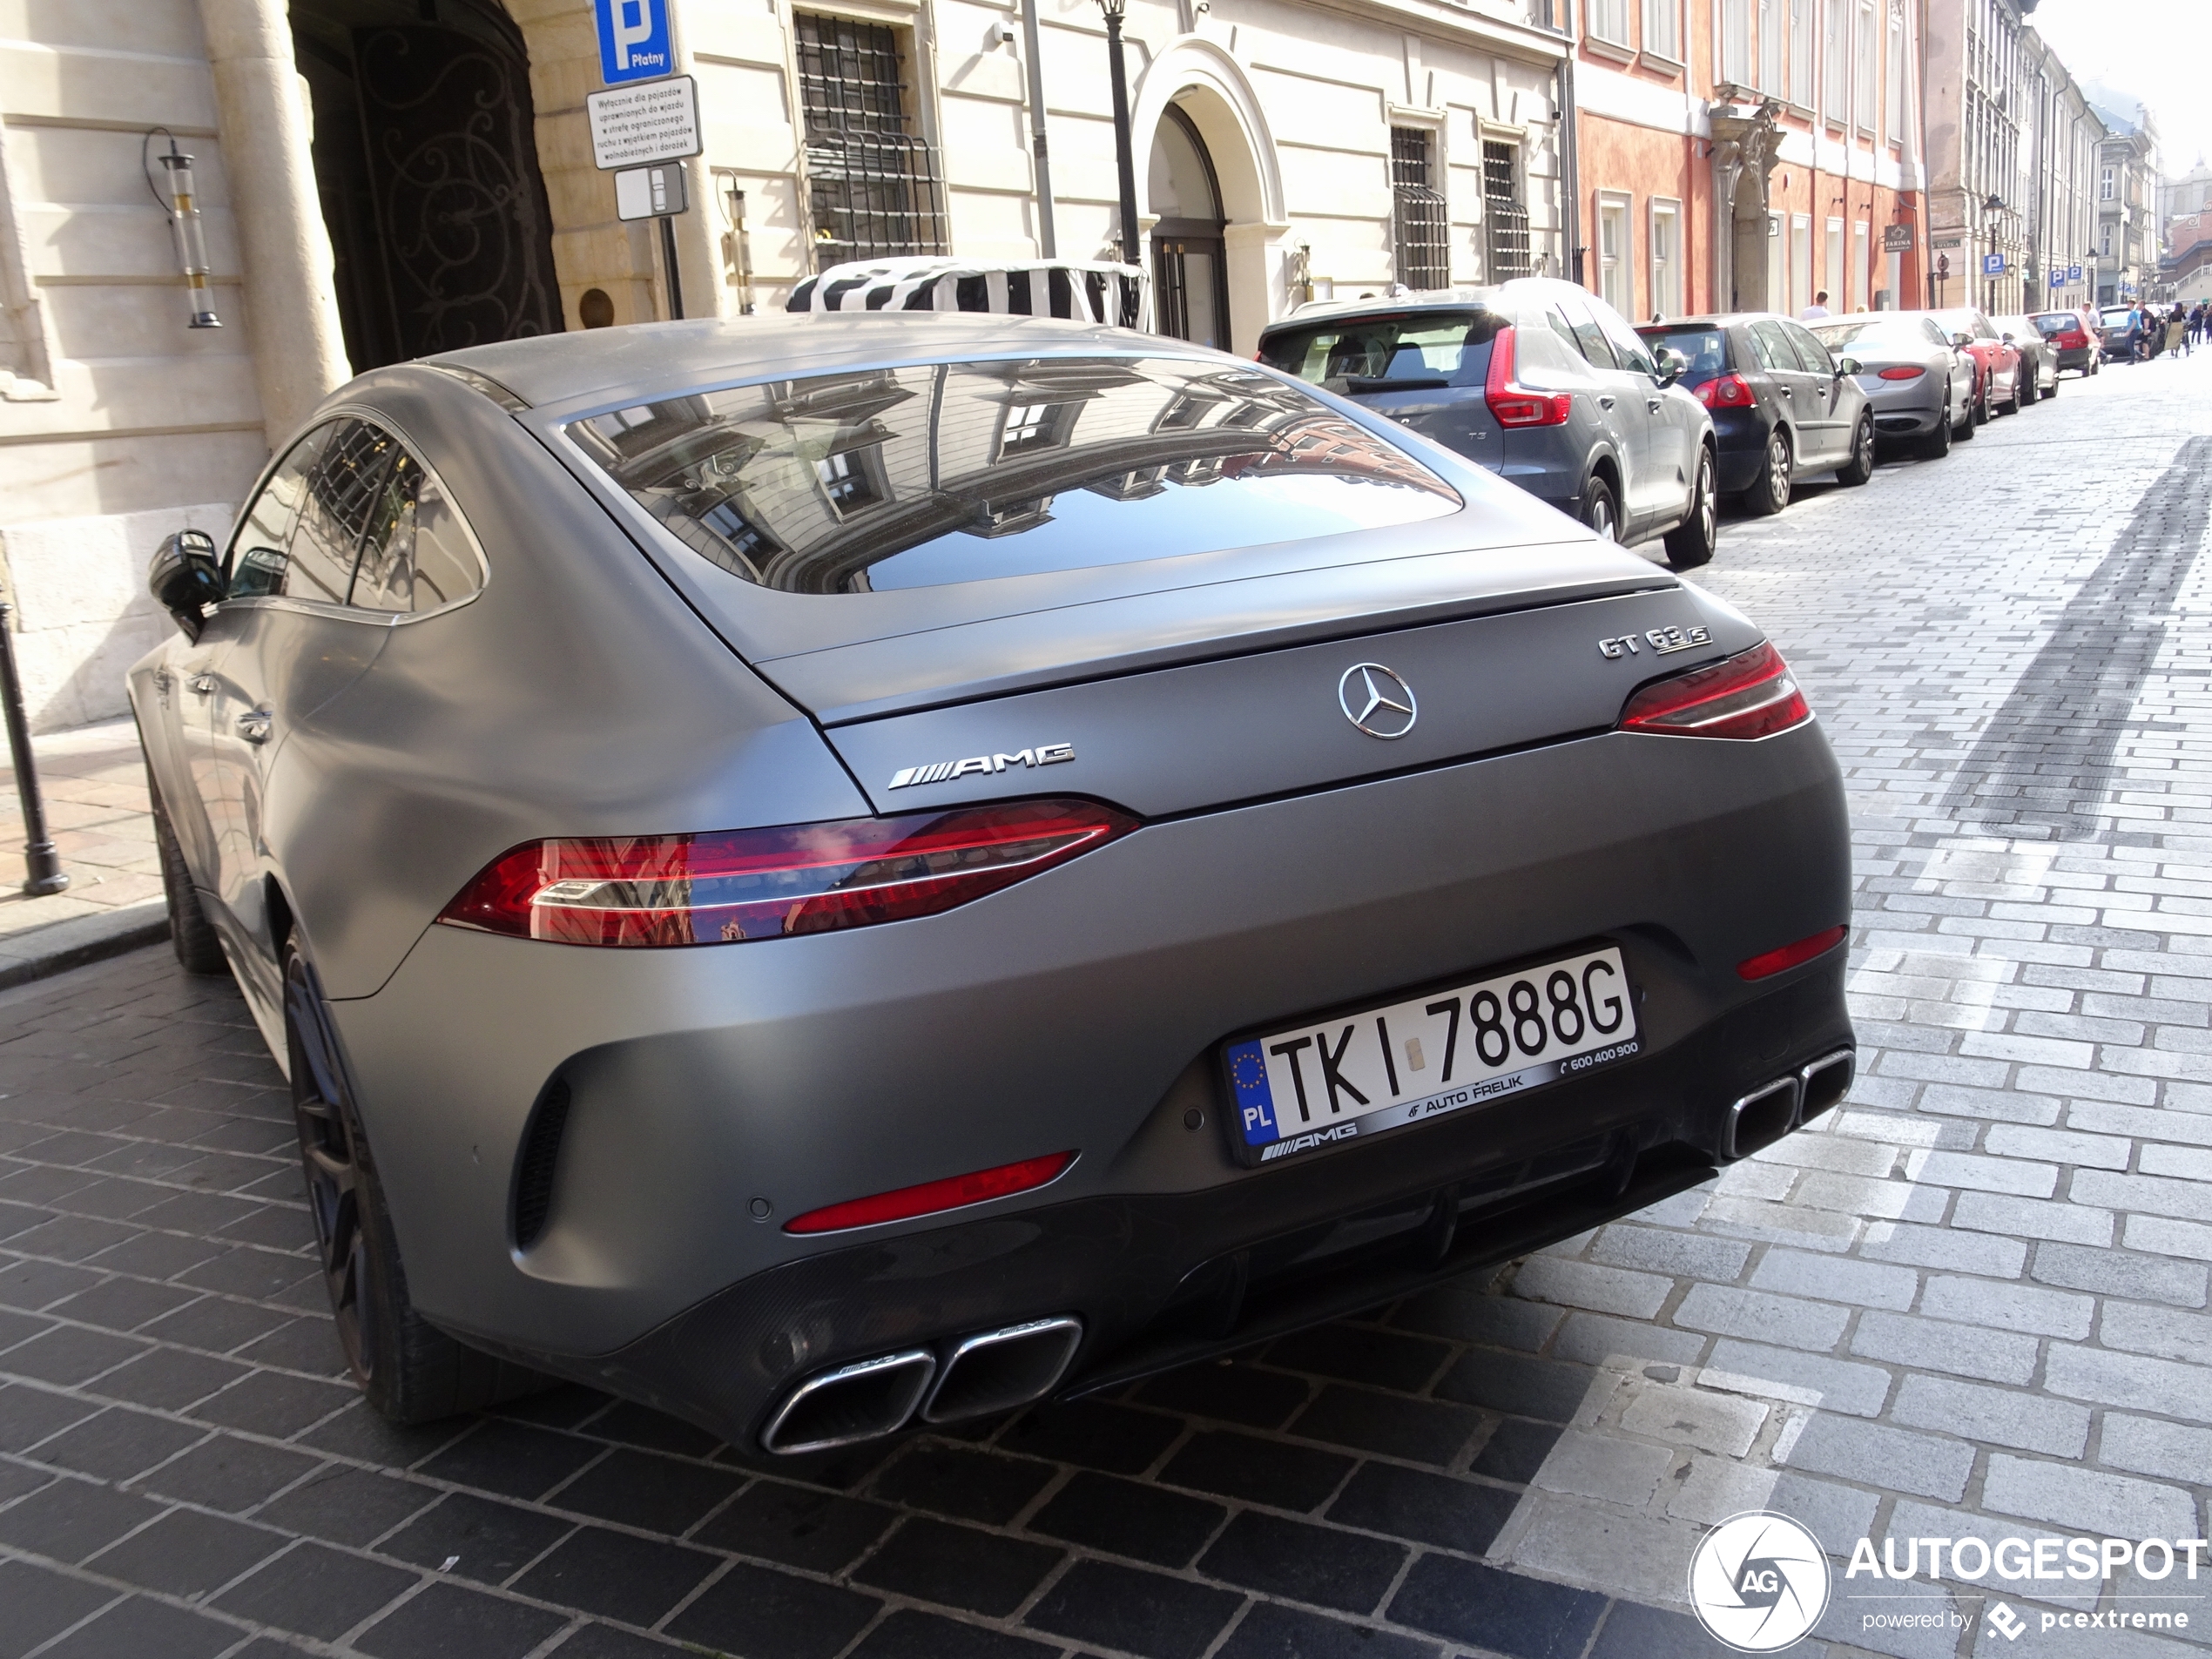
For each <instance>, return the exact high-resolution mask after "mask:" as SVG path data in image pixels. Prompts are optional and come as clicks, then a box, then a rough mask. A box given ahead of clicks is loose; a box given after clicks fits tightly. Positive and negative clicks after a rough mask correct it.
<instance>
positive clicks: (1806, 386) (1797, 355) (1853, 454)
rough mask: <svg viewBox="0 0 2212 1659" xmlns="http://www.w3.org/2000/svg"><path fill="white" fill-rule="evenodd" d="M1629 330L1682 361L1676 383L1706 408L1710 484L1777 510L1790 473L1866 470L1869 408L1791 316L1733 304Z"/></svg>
mask: <svg viewBox="0 0 2212 1659" xmlns="http://www.w3.org/2000/svg"><path fill="white" fill-rule="evenodd" d="M1636 332H1637V333H1638V334H1641V335H1642V336H1643V339H1644V341H1645V342H1646V343H1647V344H1648V345H1649V346H1650V347H1652V348H1653V350H1654V351H1656V350H1658V349H1659V348H1661V347H1666V348H1668V349H1670V350H1672V351H1675V352H1677V353H1679V354H1681V355H1682V356H1683V357H1684V358H1686V359H1687V360H1688V361H1689V368H1688V369H1687V370H1685V371H1684V372H1683V377H1682V384H1683V386H1685V387H1687V388H1689V390H1690V392H1691V393H1693V394H1694V395H1696V399H1697V401H1699V402H1701V403H1703V405H1704V406H1705V407H1706V408H1708V409H1710V410H1711V411H1712V414H1713V435H1714V438H1715V440H1716V442H1717V444H1718V446H1719V453H1720V488H1721V493H1722V494H1723V495H1738V496H1741V497H1742V498H1743V504H1744V505H1745V507H1747V508H1748V509H1750V510H1751V511H1752V512H1754V513H1778V512H1780V511H1781V510H1782V509H1784V507H1786V506H1788V505H1789V504H1790V490H1791V486H1792V485H1793V484H1794V483H1796V482H1797V480H1798V479H1800V478H1807V477H1811V476H1814V475H1817V474H1820V473H1824V472H1830V471H1832V472H1833V473H1834V474H1835V475H1836V478H1837V482H1839V483H1845V484H1863V483H1865V482H1866V481H1867V480H1868V479H1869V478H1871V477H1872V476H1873V475H1874V415H1873V412H1872V411H1871V409H1869V408H1867V403H1866V394H1865V392H1864V391H1862V390H1860V389H1859V386H1858V381H1855V380H1853V379H1852V378H1851V376H1852V374H1854V373H1856V372H1857V369H1858V365H1857V364H1856V363H1854V362H1853V361H1851V359H1850V358H1848V357H1846V358H1844V359H1842V360H1841V361H1838V359H1837V358H1836V357H1835V356H1834V355H1832V354H1831V353H1830V352H1829V350H1828V347H1825V346H1824V345H1822V344H1821V343H1820V341H1818V340H1817V339H1816V338H1815V337H1814V335H1813V333H1812V331H1811V329H1809V328H1807V327H1804V325H1803V324H1801V323H1798V322H1797V321H1795V320H1792V319H1791V318H1788V317H1783V316H1775V315H1770V314H1764V313H1757V312H1742V313H1737V314H1731V315H1729V316H1722V317H1685V318H1683V319H1682V320H1679V321H1676V322H1669V323H1654V324H1652V325H1650V326H1649V327H1642V328H1639V329H1637V330H1636Z"/></svg>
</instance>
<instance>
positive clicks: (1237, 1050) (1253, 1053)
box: [1229, 1042, 1283, 1146]
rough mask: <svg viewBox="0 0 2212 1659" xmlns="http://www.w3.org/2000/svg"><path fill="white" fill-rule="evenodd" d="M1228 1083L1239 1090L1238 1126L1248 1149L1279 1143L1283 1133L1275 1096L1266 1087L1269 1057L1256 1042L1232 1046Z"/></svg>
mask: <svg viewBox="0 0 2212 1659" xmlns="http://www.w3.org/2000/svg"><path fill="white" fill-rule="evenodd" d="M1229 1080H1230V1082H1231V1083H1232V1084H1233V1085H1234V1086H1235V1088H1236V1090H1237V1126H1238V1129H1240V1130H1243V1131H1244V1144H1245V1145H1246V1146H1265V1145H1266V1144H1267V1143H1269V1142H1271V1141H1276V1140H1280V1139H1281V1138H1282V1135H1283V1130H1282V1128H1281V1126H1280V1125H1278V1123H1276V1121H1275V1097H1274V1096H1273V1095H1272V1094H1271V1093H1270V1092H1269V1091H1268V1087H1267V1056H1266V1055H1264V1054H1262V1053H1261V1052H1260V1051H1259V1044H1258V1043H1257V1042H1239V1043H1235V1044H1232V1045H1231V1048H1230V1050H1229Z"/></svg>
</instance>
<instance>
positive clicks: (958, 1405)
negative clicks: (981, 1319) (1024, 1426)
mask: <svg viewBox="0 0 2212 1659" xmlns="http://www.w3.org/2000/svg"><path fill="white" fill-rule="evenodd" d="M1082 1337H1083V1326H1082V1320H1080V1319H1078V1318H1074V1317H1072V1316H1070V1315H1068V1314H1061V1315H1058V1316H1057V1317H1055V1318H1049V1319H1033V1320H1031V1321H1030V1322H1029V1323H1028V1324H1027V1325H1008V1326H1006V1327H1005V1328H1004V1329H1003V1330H999V1331H986V1332H983V1333H982V1334H981V1336H974V1337H968V1338H965V1339H962V1340H961V1343H960V1345H959V1346H957V1347H955V1348H954V1350H953V1352H952V1357H951V1358H950V1359H947V1360H946V1361H945V1364H944V1368H943V1369H942V1370H941V1371H940V1372H938V1373H937V1386H935V1387H934V1388H933V1389H931V1390H930V1391H929V1398H928V1399H927V1401H926V1402H924V1404H923V1406H922V1408H921V1420H922V1421H923V1422H925V1423H951V1422H956V1421H958V1420H961V1418H966V1417H986V1416H988V1415H989V1414H990V1413H993V1412H1003V1411H1011V1410H1012V1409H1013V1408H1014V1407H1015V1406H1026V1405H1028V1403H1029V1402H1030V1401H1031V1400H1033V1399H1042V1398H1043V1397H1044V1396H1045V1395H1046V1394H1049V1393H1051V1392H1052V1390H1053V1388H1054V1387H1055V1386H1056V1385H1057V1384H1058V1383H1059V1381H1060V1379H1061V1377H1062V1375H1063V1374H1064V1373H1065V1372H1066V1371H1067V1369H1068V1362H1069V1360H1071V1359H1074V1358H1075V1357H1076V1346H1077V1345H1078V1344H1080V1343H1081V1342H1082Z"/></svg>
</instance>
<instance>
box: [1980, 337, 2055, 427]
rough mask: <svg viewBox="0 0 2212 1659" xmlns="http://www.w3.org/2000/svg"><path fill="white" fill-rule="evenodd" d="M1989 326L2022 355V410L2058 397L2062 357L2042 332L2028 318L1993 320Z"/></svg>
mask: <svg viewBox="0 0 2212 1659" xmlns="http://www.w3.org/2000/svg"><path fill="white" fill-rule="evenodd" d="M1990 326H1991V327H1993V328H1995V329H1996V330H1997V334H1998V337H1999V338H2000V339H2001V340H2003V341H2004V342H2005V343H2006V345H2007V346H2010V347H2012V348H2013V350H2015V351H2017V352H2018V353H2020V403H2021V406H2022V407H2023V408H2025V407H2026V406H2027V405H2028V404H2030V403H2033V402H2036V401H2040V400H2041V399H2043V398H2047V397H2056V396H2057V395H2059V354H2058V352H2057V350H2056V349H2055V348H2054V347H2052V346H2051V345H2050V344H2049V343H2048V342H2047V341H2045V340H2044V338H2043V331H2042V330H2041V329H2040V328H2038V327H2036V326H2035V324H2034V322H2033V320H2030V319H2029V318H2027V317H2024V316H2020V317H1993V318H1992V319H1990Z"/></svg>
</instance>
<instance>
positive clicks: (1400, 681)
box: [1337, 663, 1420, 738]
mask: <svg viewBox="0 0 2212 1659" xmlns="http://www.w3.org/2000/svg"><path fill="white" fill-rule="evenodd" d="M1337 705H1338V706H1339V707H1340V708H1341V709H1343V710H1344V718H1345V719H1347V720H1349V721H1351V722H1352V725H1356V726H1358V727H1359V729H1360V730H1361V731H1362V732H1366V734H1367V735H1368V736H1369V737H1371V738H1402V737H1404V736H1405V735H1406V733H1407V732H1411V731H1412V730H1413V722H1414V721H1415V720H1417V719H1419V718H1420V709H1419V707H1418V705H1415V703H1414V701H1413V687H1412V686H1410V685H1406V681H1405V678H1404V677H1403V676H1401V675H1399V673H1398V672H1396V671H1394V670H1392V669H1387V668H1385V667H1384V666H1383V665H1382V664H1380V663H1354V664H1352V666H1351V667H1350V668H1347V669H1345V671H1344V678H1342V679H1340V680H1339V681H1338V682H1337Z"/></svg>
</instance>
